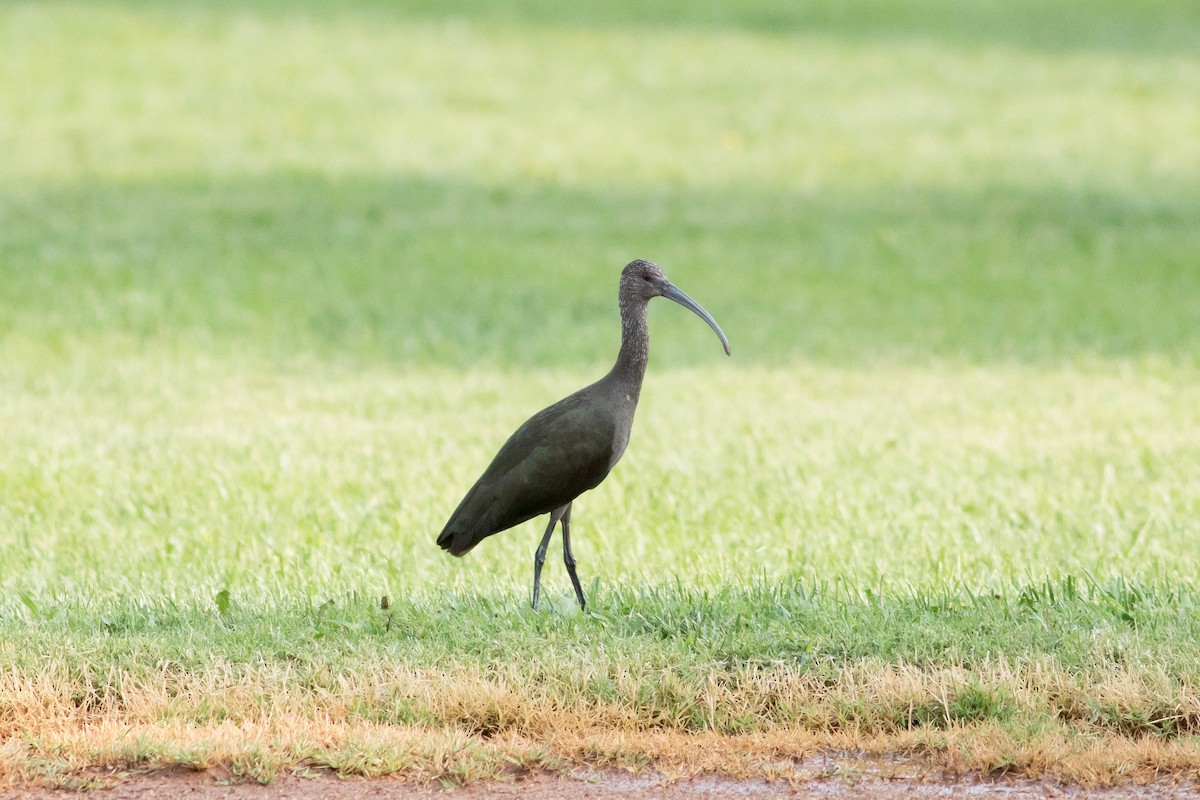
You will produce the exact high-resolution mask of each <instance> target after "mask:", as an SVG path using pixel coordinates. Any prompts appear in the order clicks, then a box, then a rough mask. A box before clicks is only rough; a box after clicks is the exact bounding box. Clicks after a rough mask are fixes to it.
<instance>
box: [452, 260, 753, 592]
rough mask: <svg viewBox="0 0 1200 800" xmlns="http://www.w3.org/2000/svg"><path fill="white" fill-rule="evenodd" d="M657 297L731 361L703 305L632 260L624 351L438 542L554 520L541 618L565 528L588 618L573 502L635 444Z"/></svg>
mask: <svg viewBox="0 0 1200 800" xmlns="http://www.w3.org/2000/svg"><path fill="white" fill-rule="evenodd" d="M655 297H665V298H667V299H669V300H674V301H675V302H676V303H679V304H680V305H681V306H683V307H684V308H687V309H689V310H690V311H692V312H693V313H695V314H696V315H697V316H699V317H700V318H701V319H702V320H704V321H705V322H706V323H708V326H709V327H710V328H712V329H713V331H714V332H716V334H717V338H719V339H720V340H721V345H722V346H723V347H724V348H725V355H731V351H730V349H729V340H728V339H726V338H725V334H724V332H722V330H721V326H719V325H718V324H717V322H716V320H714V319H713V318H712V315H711V314H709V313H708V312H707V311H705V310H704V307H703V306H701V305H700V304H699V303H697V302H696V301H695V300H693V299H692V298H690V297H688V296H687V295H686V294H685V293H684V292H683V291H682V290H681V289H679V288H678V287H677V286H675V285H674V284H673V283H671V282H670V281H669V280H667V276H666V274H665V273H664V272H663V270H662V269H661V268H660V267H659V266H658V265H657V264H655V263H654V262H652V261H645V260H642V259H636V260H634V261H631V262H629V263H628V264H627V265H625V267H624V269H622V270H621V278H620V282H619V284H618V289H617V301H618V306H619V308H620V311H621V349H620V351H619V353H618V355H617V361H616V363H615V364H614V365H613V368H612V369H611V370H610V371H609V372H608V374H606V375H605V376H604V377H602V378H601V379H600V380H598V381H596V382H595V383H593V384H591V385H589V386H586V387H584V388H583V389H580V390H579V391H577V392H575V393H574V394H572V395H568V396H567V397H565V398H563V399H562V400H560V401H558V402H557V403H555V404H554V405H551V406H549V407H547V408H544V409H542V410H541V411H539V412H538V413H536V414H534V415H533V416H532V417H530V418H529V419H528V420H526V421H525V423H524V424H523V425H521V427H519V428H517V430H516V431H515V432H514V433H513V434H512V436H510V437H509V438H508V441H506V442H505V443H504V445H503V446H502V447H501V448H500V451H499V452H498V453H496V456H495V458H493V459H492V462H491V464H489V465H488V467H487V469H486V470H484V472H483V475H481V476H480V478H479V480H477V481H476V482H475V485H474V486H472V487H471V489H470V491H468V492H467V494H466V496H465V497H463V499H462V502H460V503H459V504H458V507H457V508H456V509H455V510H454V513H453V514H451V515H450V519H449V521H447V522H446V526H445V527H444V528H443V529H442V532H441V533H440V534H439V535H438V538H437V543H438V545H439V546H441V548H442V549H443V550H447V551H449V553H450V554H451V555H453V556H459V557H461V556H464V555H466V554H467V553H468V552H470V551H471V549H472V548H474V547H475V546H476V545H477V544H479V543H480V542H481V541H483V540H484V539H486V538H487V537H488V536H491V535H492V534H495V533H499V532H501V531H504V530H507V529H509V528H511V527H513V526H515V525H519V524H521V523H522V522H526V521H527V520H530V519H533V518H534V517H539V516H541V515H543V514H549V515H550V524H549V525H547V526H546V532H545V534H544V535H543V536H542V541H541V544H539V545H538V548H537V551H536V552H535V553H534V559H533V602H532V605H533V610H534V611H537V610H538V600H539V597H540V593H541V577H542V565H543V564H544V563H545V561H546V549H547V547H549V545H550V537H551V535H552V534H553V533H554V528H555V526H556V525H558V524H559V523H561V524H562V543H563V562H564V563H565V564H566V567H567V574H568V575H569V576H570V578H571V585H572V586H573V587H574V589H575V597H576V599H578V601H579V607H580V609H581V610H584V611H586V610H587V598H585V597H584V594H583V587H582V586H580V585H579V576H578V574H576V571H575V556H574V554H573V553H572V552H571V504H572V503H574V502H575V499H576V498H578V497H579V496H580V495H581V494H583V493H584V492H586V491H588V490H590V489H594V488H596V487H597V486H598V485H600V483H601V482H602V481H603V480H604V479H605V478H606V477H607V476H608V473H609V471H610V470H611V469H612V468H613V466H615V465H616V463H617V461H619V460H620V458H621V456H622V455H623V454H624V453H625V448H626V446H627V445H628V444H629V434H630V431H631V430H632V429H633V414H634V411H635V410H636V409H637V403H638V397H639V396H640V395H641V391H642V379H643V377H645V374H646V362H647V360H648V358H649V354H650V332H649V329H648V327H647V325H646V306H647V304H648V303H649V302H650V300H652V299H653V298H655Z"/></svg>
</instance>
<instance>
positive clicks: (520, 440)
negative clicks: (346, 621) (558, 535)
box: [438, 395, 616, 555]
mask: <svg viewBox="0 0 1200 800" xmlns="http://www.w3.org/2000/svg"><path fill="white" fill-rule="evenodd" d="M615 433H616V421H615V420H614V418H613V416H612V415H611V414H610V413H607V412H606V411H605V410H604V408H603V407H602V406H601V405H600V404H595V403H589V402H586V398H582V397H579V396H578V395H572V396H571V397H568V398H566V399H565V400H563V401H561V402H559V403H556V404H555V405H553V406H550V407H549V408H547V409H545V410H543V411H540V412H538V413H537V414H535V415H534V416H533V417H531V418H530V419H529V420H528V421H527V422H526V423H525V424H524V425H522V426H521V427H520V428H518V429H517V431H516V432H515V433H514V434H513V435H512V436H510V437H509V439H508V441H507V442H505V443H504V446H503V447H501V448H500V452H498V453H497V454H496V457H495V458H494V459H492V463H491V464H490V465H489V466H488V468H487V469H486V470H485V471H484V473H483V475H482V476H481V477H480V478H479V480H478V481H477V482H476V483H475V486H473V487H472V488H471V491H470V492H468V493H467V496H466V497H464V498H463V501H462V502H461V503H460V504H459V506H458V508H457V509H456V510H455V512H454V514H453V515H452V516H451V517H450V521H449V522H447V523H446V527H445V529H443V531H442V533H441V535H439V536H438V544H439V545H441V546H442V547H443V548H445V549H447V550H449V551H450V552H451V553H453V554H454V555H462V554H464V553H466V552H467V551H468V550H470V549H471V548H472V547H474V546H475V545H476V544H478V543H479V542H480V541H481V540H483V539H484V538H485V537H487V536H491V535H492V534H493V533H499V532H500V531H502V530H505V529H507V528H511V527H512V526H514V525H517V524H520V523H522V522H524V521H526V520H528V519H531V518H533V517H536V516H538V515H540V514H545V513H548V512H550V511H553V510H554V509H556V508H561V507H562V506H564V505H566V504H567V503H569V502H571V501H572V500H574V499H575V498H576V497H578V496H579V495H581V494H583V493H584V492H586V491H587V490H588V489H591V488H594V487H595V486H596V485H597V484H599V483H600V482H601V481H602V480H604V477H605V475H607V474H608V470H609V467H610V462H611V456H612V452H613V442H614V439H615V438H616V437H615Z"/></svg>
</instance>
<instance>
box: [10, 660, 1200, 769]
mask: <svg viewBox="0 0 1200 800" xmlns="http://www.w3.org/2000/svg"><path fill="white" fill-rule="evenodd" d="M516 669H518V668H517V667H512V666H506V665H499V666H498V667H497V668H496V669H495V670H493V671H485V670H483V669H481V668H478V667H471V668H460V669H457V670H441V671H438V670H429V669H422V670H418V669H412V668H408V667H405V666H402V665H396V664H387V663H379V664H374V665H371V666H370V667H369V668H362V669H358V670H355V671H348V670H347V671H342V672H335V671H327V672H322V673H320V677H319V679H318V677H317V676H314V675H313V674H300V673H298V672H297V671H295V670H293V669H290V668H288V667H268V666H257V667H251V666H236V665H230V664H219V665H215V666H214V667H212V668H211V669H210V670H208V671H206V672H203V673H199V674H194V673H189V672H186V671H183V670H180V669H179V668H178V667H177V666H176V665H172V664H164V665H160V667H159V668H158V669H157V670H155V671H153V672H151V673H148V674H147V673H141V674H134V673H121V672H114V673H113V674H110V675H108V676H106V680H105V682H104V684H103V685H98V684H97V683H96V682H94V681H93V682H92V683H91V684H87V683H83V684H81V683H80V682H79V681H78V676H72V675H70V674H67V673H65V672H59V671H55V670H54V669H50V670H47V671H46V672H43V673H40V674H36V675H26V674H22V673H19V672H15V671H10V672H8V673H6V674H5V675H4V676H3V677H2V678H0V697H3V700H2V701H0V735H2V736H3V738H4V745H3V749H2V750H0V754H2V755H0V771H2V774H3V777H4V779H5V780H6V781H10V782H11V781H14V780H16V781H30V780H33V781H42V782H47V781H48V782H51V783H57V782H62V781H67V782H68V783H69V782H70V781H71V780H74V779H75V776H80V775H86V774H88V773H89V772H90V771H94V770H96V769H101V770H111V771H118V772H119V771H123V770H130V769H156V768H162V767H166V766H171V765H184V766H187V767H191V768H196V769H210V768H220V769H224V770H227V771H228V772H229V774H230V775H231V776H232V777H233V778H234V779H236V780H245V781H259V782H269V781H270V780H272V779H274V778H275V777H276V776H278V775H280V774H283V773H286V772H287V771H289V770H292V769H296V768H300V767H319V768H328V769H332V770H336V771H337V772H339V773H344V774H354V775H367V776H379V775H391V774H402V775H405V776H408V777H413V778H417V779H444V780H451V781H456V782H463V781H472V780H478V779H483V778H489V777H496V776H498V775H502V774H506V773H508V772H511V771H512V770H513V769H520V770H540V769H559V768H563V767H566V766H571V765H579V764H590V765H596V766H609V767H619V768H624V769H631V770H639V769H643V768H646V767H649V766H651V765H653V766H654V767H655V768H657V769H659V770H662V771H664V772H666V773H667V774H672V775H675V774H677V775H694V774H699V773H704V772H713V771H716V772H724V773H729V774H732V775H738V776H759V777H793V778H802V777H805V776H811V775H812V774H814V772H813V771H814V769H816V770H817V771H818V772H819V770H820V769H822V767H820V766H819V762H820V759H818V761H817V762H814V761H813V758H814V757H816V756H819V755H820V754H822V753H827V752H836V753H849V754H855V755H853V756H846V757H845V758H849V759H850V760H854V759H874V758H876V757H880V756H894V755H898V754H899V755H904V756H911V757H914V758H917V759H918V763H919V765H920V766H919V767H913V766H912V765H907V764H906V763H905V762H902V766H903V768H904V769H909V770H912V769H916V770H917V771H918V772H919V771H921V770H927V769H934V770H938V771H949V772H953V773H983V774H1017V775H1023V776H1029V777H1037V778H1053V779H1059V780H1064V781H1069V782H1073V783H1081V784H1086V785H1099V784H1105V783H1111V782H1115V781H1123V780H1129V781H1135V782H1150V781H1154V780H1158V779H1161V778H1162V777H1163V776H1164V775H1170V776H1174V777H1179V778H1183V777H1195V776H1198V775H1200V747H1197V739H1196V736H1195V733H1196V730H1197V720H1198V719H1200V693H1198V692H1197V690H1196V687H1194V686H1187V685H1183V684H1181V683H1179V682H1178V681H1174V680H1172V679H1170V678H1169V677H1168V676H1167V675H1166V674H1164V673H1161V672H1160V673H1155V672H1145V671H1134V670H1129V669H1125V668H1121V667H1113V668H1112V669H1111V670H1109V671H1108V672H1106V673H1105V674H1103V675H1098V676H1087V675H1080V674H1077V673H1071V672H1068V671H1066V670H1064V669H1062V668H1060V667H1056V666H1055V665H1054V664H1053V663H1052V662H1050V661H1044V662H1038V663H1019V664H1015V665H1002V664H997V665H996V666H994V667H992V668H990V669H985V670H978V669H976V670H966V669H962V668H947V667H938V668H921V667H916V666H913V665H904V664H884V663H878V662H870V661H864V662H861V663H857V664H853V665H848V666H845V667H843V668H841V669H837V670H833V671H830V672H821V671H816V672H812V671H804V670H801V669H797V668H793V667H788V666H784V665H779V666H774V667H762V666H759V667H753V668H751V667H740V668H735V669H731V670H728V671H720V670H716V669H714V670H712V671H711V672H710V674H709V675H707V676H706V678H705V679H703V680H702V681H693V682H688V681H687V680H684V679H682V678H678V677H676V678H675V679H674V682H673V683H672V684H671V686H672V689H671V692H672V694H671V696H670V698H667V697H666V695H665V694H663V692H664V691H665V690H662V689H661V688H660V690H659V691H658V693H657V695H655V698H654V701H653V702H649V703H645V702H644V701H645V700H646V698H647V695H646V693H645V692H640V693H639V692H638V691H637V690H635V689H634V688H633V687H632V685H630V686H629V687H626V689H625V690H621V691H617V692H615V693H613V694H611V695H610V696H607V697H604V698H601V697H598V696H596V695H595V694H591V695H589V694H588V692H587V691H586V687H588V686H589V685H594V682H595V680H596V677H597V676H596V675H593V674H588V672H587V670H584V671H583V674H579V675H573V676H571V677H570V678H569V679H568V678H567V677H563V678H562V681H561V682H560V683H558V684H556V683H554V682H544V681H541V682H531V681H527V680H526V681H522V680H520V676H519V675H517V674H516V673H515V670H516ZM592 669H593V670H595V671H596V672H597V673H602V674H612V673H613V672H614V671H617V670H619V669H620V668H619V667H618V666H617V665H611V664H610V665H605V664H596V665H593V667H592ZM629 680H630V682H632V677H630V678H629ZM615 683H616V685H618V686H620V685H622V681H619V680H618V681H616V682H615ZM814 763H818V766H817V767H814V766H813V765H814ZM889 763H892V762H889ZM869 768H870V769H873V770H878V769H879V764H878V763H875V762H872V765H871V766H870V767H869ZM888 768H895V764H894V763H892V766H891V767H888Z"/></svg>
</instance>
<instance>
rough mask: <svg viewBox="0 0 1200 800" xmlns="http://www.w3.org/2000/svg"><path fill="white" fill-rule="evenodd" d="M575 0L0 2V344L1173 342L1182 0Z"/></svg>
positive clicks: (981, 352) (895, 355)
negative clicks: (629, 323) (658, 298)
mask: <svg viewBox="0 0 1200 800" xmlns="http://www.w3.org/2000/svg"><path fill="white" fill-rule="evenodd" d="M586 5H587V8H565V7H561V4H557V3H551V2H535V1H534V0H528V1H526V2H520V1H519V0H512V1H510V2H487V3H419V2H402V3H390V2H358V3H333V2H294V3H284V2H266V1H263V0H258V1H256V2H246V3H241V2H239V3H234V2H214V3H205V4H185V3H178V4H176V3H169V2H137V1H135V0H129V1H128V2H111V1H104V2H87V3H73V2H60V1H55V2H9V3H5V4H4V6H3V8H2V9H0V36H2V37H3V39H2V40H0V89H2V91H0V154H2V155H0V269H2V270H3V291H2V293H0V334H2V335H3V344H2V348H3V352H2V353H0V355H2V356H3V357H4V360H5V361H8V362H9V363H10V364H11V363H12V362H13V360H14V359H17V360H18V361H20V360H24V359H26V358H36V359H38V360H39V363H40V360H41V359H43V358H57V357H69V356H70V353H72V352H76V351H77V349H79V348H81V350H79V352H83V351H90V350H91V349H92V348H102V349H103V350H104V351H105V352H110V351H111V350H112V349H113V348H115V349H117V350H121V349H126V350H137V351H143V352H144V351H145V350H146V349H147V348H151V349H157V348H166V349H169V350H171V351H173V352H176V353H180V354H185V353H188V352H192V351H196V352H203V353H206V354H213V353H223V352H236V353H239V354H253V355H255V356H262V357H265V358H268V359H272V360H280V359H282V360H284V361H287V360H289V359H292V358H295V357H298V356H299V357H309V356H311V357H315V358H318V359H334V360H339V361H341V360H347V361H350V362H354V363H361V362H379V363H384V364H401V363H436V364H442V365H446V364H450V365H454V366H468V365H475V364H482V365H492V366H496V365H504V364H515V365H525V366H531V365H575V364H579V363H580V362H594V364H596V365H600V364H606V363H607V362H608V361H609V359H610V358H611V357H612V353H613V351H614V349H615V335H616V334H615V331H616V328H615V323H614V320H615V304H614V296H615V275H616V272H617V270H618V269H619V268H620V266H621V265H623V264H624V263H625V262H626V261H628V260H630V259H631V258H634V257H643V258H650V259H653V260H657V261H659V262H661V263H662V264H663V265H664V266H665V267H666V268H667V270H668V273H669V274H670V275H672V276H673V278H674V279H675V280H676V281H677V282H678V283H679V284H680V285H681V286H683V287H684V288H685V289H687V290H688V291H689V292H691V293H692V294H694V295H695V296H696V297H698V298H699V299H700V300H701V301H702V302H706V303H707V304H708V305H709V306H710V307H711V310H712V311H713V312H714V314H716V315H717V317H718V319H719V320H720V321H721V322H722V324H723V325H724V326H725V327H726V329H727V330H728V331H729V333H730V335H731V338H732V339H733V341H734V343H735V346H736V349H737V355H738V363H739V364H745V363H747V362H769V363H787V362H788V361H789V360H792V359H796V358H800V359H812V360H823V361H830V362H834V363H837V364H846V363H850V362H869V363H873V362H877V361H879V360H881V359H883V360H901V361H909V360H916V361H924V360H927V359H930V358H939V359H950V360H963V361H970V362H979V361H985V362H986V361H992V360H1022V361H1051V362H1058V361H1061V360H1063V359H1071V358H1075V357H1079V356H1085V357H1086V356H1102V357H1109V356H1116V357H1140V356H1146V355H1163V356H1166V357H1168V358H1170V359H1173V360H1177V359H1183V360H1185V361H1188V362H1193V363H1194V361H1195V354H1196V344H1197V336H1198V335H1200V333H1198V331H1200V328H1198V326H1197V324H1196V323H1197V321H1198V309H1200V305H1198V304H1197V302H1196V298H1197V295H1198V290H1200V225H1198V224H1197V220H1200V181H1198V178H1200V175H1198V172H1200V103H1197V102H1196V98H1197V97H1200V58H1198V57H1197V52H1198V50H1200V47H1198V42H1200V11H1198V10H1197V8H1196V6H1195V3H1194V2H1191V1H1190V0H1100V1H1099V2H1072V1H1070V0H1065V1H1063V2H1055V3H1039V2H1025V1H1024V0H1020V1H1018V2H998V1H997V2H992V1H991V0H972V2H956V1H954V0H886V1H885V0H874V1H873V2H864V3H855V4H853V5H852V6H848V5H846V4H844V3H840V2H825V0H815V1H813V2H792V1H791V0H781V1H779V2H776V1H775V0H748V2H744V3H736V4H732V3H707V2H701V3H691V2H677V3H675V2H672V3H656V4H652V5H653V8H647V7H644V6H645V4H641V3H633V2H624V0H609V1H608V2H603V3H589V4H586ZM653 317H654V318H655V320H656V322H655V324H656V325H657V324H658V322H657V319H658V317H659V314H657V313H656V314H654V315H653ZM693 327H694V326H693ZM692 333H693V334H694V335H680V336H656V337H655V345H656V352H659V353H662V354H663V355H664V358H663V359H658V358H656V359H655V360H654V363H655V365H656V366H663V365H664V364H666V363H667V362H668V361H669V362H670V363H675V364H678V363H695V362H700V361H709V360H711V359H715V358H716V356H717V355H719V351H718V350H717V349H716V348H714V347H712V342H710V341H708V339H707V337H706V335H704V333H703V331H694V332H692Z"/></svg>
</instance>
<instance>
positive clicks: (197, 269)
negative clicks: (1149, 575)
mask: <svg viewBox="0 0 1200 800" xmlns="http://www.w3.org/2000/svg"><path fill="white" fill-rule="evenodd" d="M1157 192H1158V193H1157V195H1156V196H1154V197H1150V196H1137V197H1132V196H1125V195H1121V194H1115V193H1105V192H1100V191H1091V192H1082V193H1081V192H1073V191H1067V190H1058V189H1053V188H1040V189H1033V188H1019V187H1004V186H990V187H980V188H979V189H977V190H967V191H954V190H949V189H944V188H924V189H922V188H911V187H909V188H896V189H894V190H891V191H874V192H852V191H846V192H842V193H838V192H824V193H821V194H812V193H806V192H802V191H796V192H786V191H772V190H764V189H762V188H760V187H748V186H740V187H738V186H734V187H730V188H695V189H693V188H675V189H663V190H661V191H650V192H639V193H629V192H624V191H620V190H595V189H586V190H585V189H564V188H559V187H553V186H547V185H541V184H535V183H528V184H522V185H510V186H505V187H503V188H498V187H492V186H486V185H480V184H474V183H470V182H456V181H450V180H447V181H425V180H419V179H409V178H397V177H380V178H375V177H350V178H339V179H328V178H322V177H315V176H307V175H298V174H291V173H288V174H274V175H266V176H263V177H261V178H253V179H238V180H231V181H225V182H220V181H194V182H179V183H152V184H144V185H137V184H124V183H122V184H105V183H98V184H90V185H84V186H82V187H79V188H58V189H51V190H45V191H25V192H15V193H10V194H0V275H2V276H3V281H4V292H3V293H2V294H0V334H8V335H17V336H20V337H24V338H26V339H27V340H31V341H35V342H36V341H40V340H45V341H52V340H57V339H61V338H63V337H91V336H104V335H118V336H126V337H132V338H133V339H134V340H135V341H138V340H145V341H146V342H147V343H149V342H153V341H166V342H177V343H183V344H190V345H195V346H197V347H201V348H209V347H211V348H214V349H216V350H218V351H219V350H220V349H221V348H222V347H231V348H237V349H240V350H246V351H249V352H251V353H260V354H262V355H265V356H267V357H273V358H290V357H295V356H304V355H314V354H315V355H317V356H319V357H323V358H345V359H351V360H356V361H359V360H365V361H372V360H381V361H385V362H407V363H440V364H450V365H466V364H480V363H482V364H493V365H505V364H519V365H564V364H579V363H585V364H590V363H594V364H597V365H600V364H604V363H606V362H607V361H608V360H609V359H610V358H611V357H612V355H613V353H614V351H615V347H616V338H617V323H616V308H615V305H616V304H615V285H616V273H617V271H618V269H619V268H620V266H621V265H623V264H624V263H625V262H626V261H627V260H629V259H631V258H634V257H646V258H652V259H655V260H658V261H660V262H662V263H663V264H664V265H665V266H666V267H667V268H668V271H669V274H671V275H672V276H673V277H674V279H675V280H676V281H677V282H678V283H679V284H680V285H681V286H683V287H684V288H685V289H686V290H687V291H689V292H690V293H692V294H693V295H694V296H695V297H697V298H698V299H699V300H700V301H701V302H703V303H705V304H706V305H707V306H708V307H709V308H710V310H712V312H713V313H714V315H715V316H716V317H717V319H718V320H720V322H721V323H722V325H723V327H724V328H725V330H726V331H727V333H728V334H729V336H730V340H731V341H732V343H733V346H734V352H735V354H736V355H737V357H738V359H739V361H740V362H742V363H747V362H749V363H755V362H760V363H781V362H785V361H787V360H788V359H791V358H794V357H796V356H804V357H806V358H810V359H816V360H830V361H836V362H838V363H870V362H876V361H880V360H884V361H902V362H903V361H914V360H915V361H921V360H926V359H929V358H943V359H950V360H964V361H975V362H991V361H996V360H1020V361H1027V362H1046V361H1050V362H1053V361H1059V360H1063V359H1070V358H1074V357H1077V356H1088V355H1098V356H1103V357H1130V356H1144V355H1161V356H1165V357H1167V358H1171V359H1180V360H1185V361H1189V362H1190V361H1193V360H1194V359H1195V354H1196V353H1197V352H1200V324H1197V323H1200V318H1198V316H1200V312H1198V311H1197V306H1196V303H1195V298H1196V297H1197V296H1198V295H1200V271H1197V270H1196V264H1197V263H1200V229H1197V228H1196V226H1195V224H1194V220H1195V219H1196V218H1197V217H1198V216H1200V190H1198V189H1196V188H1195V187H1192V186H1189V185H1186V184H1182V185H1177V186H1159V187H1157ZM651 317H652V324H653V325H654V326H655V327H656V328H657V329H659V331H660V332H659V333H656V334H655V348H656V358H655V360H656V361H657V362H658V363H659V364H667V363H673V364H678V363H695V362H701V361H709V360H714V359H717V358H719V357H722V356H721V353H720V350H719V348H717V347H715V346H714V342H713V341H711V340H710V339H711V335H710V334H709V332H708V331H707V330H706V329H704V328H703V326H699V325H692V324H690V323H689V322H687V321H684V320H682V319H680V318H678V317H675V316H674V315H671V314H669V313H667V311H665V310H663V309H661V308H657V309H653V310H652V313H651Z"/></svg>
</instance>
